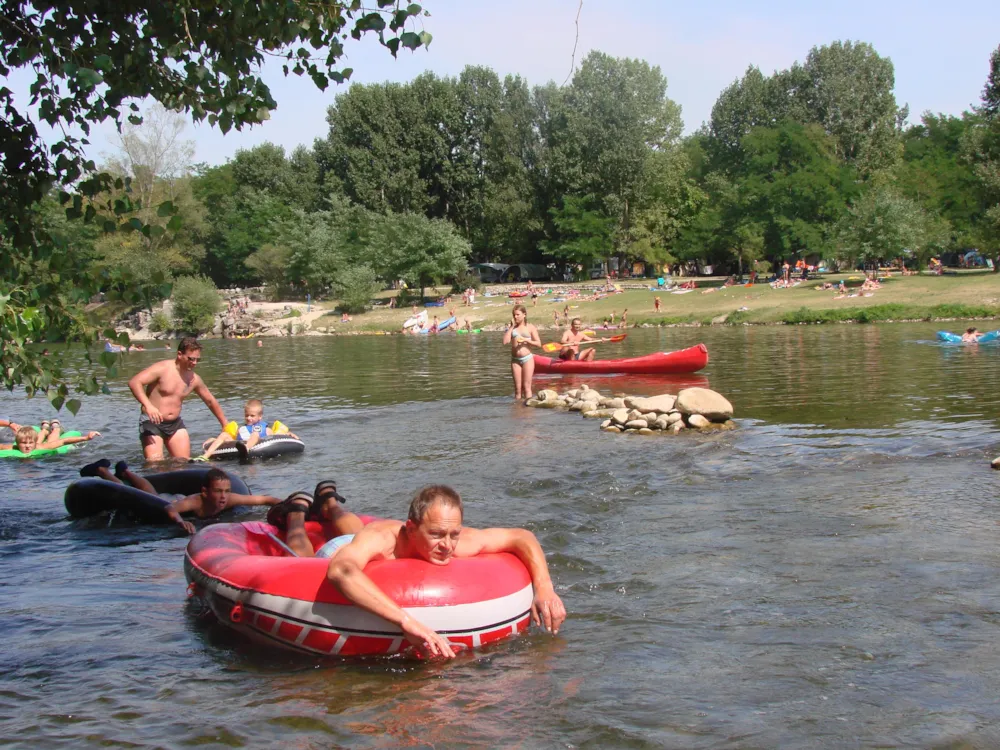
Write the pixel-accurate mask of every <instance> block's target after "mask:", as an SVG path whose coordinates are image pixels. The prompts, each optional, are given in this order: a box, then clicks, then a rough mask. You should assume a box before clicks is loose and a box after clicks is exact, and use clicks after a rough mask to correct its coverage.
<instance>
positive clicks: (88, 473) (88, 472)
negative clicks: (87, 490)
mask: <svg viewBox="0 0 1000 750" xmlns="http://www.w3.org/2000/svg"><path fill="white" fill-rule="evenodd" d="M110 468H111V462H110V461H109V460H108V459H106V458H102V459H101V460H100V461H94V463H92V464H87V465H86V466H84V467H83V468H82V469H80V476H81V477H99V476H101V474H100V472H99V471H98V469H110Z"/></svg>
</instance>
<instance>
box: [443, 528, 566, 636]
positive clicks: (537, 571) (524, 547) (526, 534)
mask: <svg viewBox="0 0 1000 750" xmlns="http://www.w3.org/2000/svg"><path fill="white" fill-rule="evenodd" d="M491 552H494V553H495V552H510V553H511V554H513V555H516V556H517V558H518V559H519V560H520V561H521V562H522V563H524V567H526V568H527V569H528V573H529V575H530V576H531V584H532V586H533V587H534V589H535V599H534V601H533V602H532V604H531V617H532V620H533V621H534V623H535V624H536V625H541V626H542V627H544V628H545V629H546V630H548V631H549V632H550V633H552V634H553V635H555V634H556V633H558V632H559V628H560V626H561V625H562V624H563V621H564V620H565V619H566V607H565V606H564V605H563V603H562V599H560V598H559V595H558V594H557V593H556V591H555V587H554V586H553V585H552V577H551V576H550V575H549V565H548V563H547V562H546V561H545V552H543V551H542V545H541V544H539V543H538V539H536V538H535V535H534V534H532V533H531V532H530V531H528V530H527V529H470V528H465V529H463V530H462V537H461V539H460V540H459V543H458V548H457V549H456V550H455V556H456V557H473V556H475V555H479V554H487V553H491Z"/></svg>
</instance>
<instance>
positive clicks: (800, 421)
mask: <svg viewBox="0 0 1000 750" xmlns="http://www.w3.org/2000/svg"><path fill="white" fill-rule="evenodd" d="M955 325H956V326H957V325H958V324H955ZM933 333H934V327H933V326H931V325H889V326H847V325H844V326H809V327H804V326H797V327H774V328H733V329H728V328H727V329H697V328H689V329H685V328H680V329H662V330H655V329H650V330H635V331H630V332H629V338H628V340H627V341H626V342H624V344H622V345H619V347H618V349H616V350H614V351H615V353H616V354H619V353H620V354H622V355H624V354H633V355H635V354H641V353H647V352H650V351H654V350H657V349H675V348H681V347H684V346H687V345H690V344H693V343H696V342H699V341H703V342H704V343H706V345H707V346H708V348H709V352H710V354H711V362H710V363H709V366H708V368H706V370H704V371H703V373H701V374H700V375H699V376H696V377H693V378H686V379H683V378H682V379H675V380H671V379H661V380H657V379H656V378H651V377H638V378H627V377H608V378H592V379H589V380H586V381H584V380H581V379H578V380H575V381H572V380H558V379H552V378H538V379H537V382H536V386H538V385H547V384H556V385H557V386H559V387H563V386H565V385H566V384H568V383H578V382H589V383H590V384H591V385H592V386H594V387H597V388H599V389H602V390H603V391H606V392H611V391H624V392H629V393H636V392H642V393H657V392H661V391H669V390H676V388H677V387H681V386H683V385H685V384H697V385H709V386H710V387H712V388H715V389H717V390H719V391H721V392H722V393H724V394H725V395H726V396H728V397H729V398H730V400H731V401H732V402H733V404H734V405H735V407H736V410H737V421H738V423H739V429H738V430H735V431H732V432H724V433H716V434H712V435H704V436H702V435H696V434H681V435H679V436H669V437H666V436H665V437H640V436H624V435H611V434H606V433H602V432H600V431H599V430H598V426H597V423H596V422H595V421H592V420H584V419H582V418H580V417H579V416H578V415H570V414H566V413H556V412H552V411H546V410H534V409H528V408H525V407H523V406H519V405H516V404H515V403H514V402H513V400H512V399H511V398H510V393H511V386H510V378H509V372H508V364H507V352H506V350H505V348H504V347H503V346H501V345H500V342H499V336H498V335H497V334H492V335H489V334H483V335H479V336H450V337H449V336H440V337H436V338H434V337H432V338H430V339H429V340H426V339H413V338H403V337H398V336H395V337H350V338H320V337H316V338H312V337H309V338H305V337H303V338H295V339H289V340H267V341H266V343H265V346H264V347H263V348H262V349H257V348H255V347H254V346H252V343H253V342H244V341H210V342H206V345H205V352H204V358H203V360H202V363H201V364H200V365H199V372H200V373H201V374H202V376H203V377H204V378H205V380H206V382H207V383H208V384H209V386H210V388H211V389H212V390H213V391H214V392H215V394H216V395H217V396H218V397H219V398H220V400H221V401H222V403H223V405H224V407H225V409H226V413H227V416H229V417H230V418H235V419H237V420H239V418H240V416H241V406H242V402H243V401H244V400H245V399H246V398H249V397H260V398H262V399H263V400H264V402H265V415H266V416H267V417H268V418H269V419H271V420H273V419H275V418H278V419H281V420H282V421H283V422H285V423H286V424H288V425H289V426H291V428H292V429H293V430H294V431H295V432H296V433H298V434H299V436H300V437H302V438H303V439H304V440H306V442H307V444H308V446H309V447H308V449H307V452H306V453H305V454H304V455H302V456H301V457H295V458H291V459H287V460H277V461H272V462H268V463H264V464H256V465H252V466H250V467H238V468H237V471H238V472H239V473H240V474H241V475H242V476H244V478H245V479H246V480H247V482H248V483H249V484H250V486H251V487H252V488H253V489H254V490H255V491H259V492H270V493H273V494H278V495H285V494H287V493H288V492H290V491H291V490H294V489H298V488H311V487H312V485H313V484H314V483H315V482H316V481H317V480H319V479H321V478H325V477H332V478H335V479H336V480H337V482H338V485H339V488H340V490H341V492H342V493H343V494H344V495H345V496H347V497H348V498H349V501H350V502H349V507H351V508H353V509H354V510H357V511H363V512H368V513H372V514H374V515H382V516H388V517H401V516H402V514H403V513H404V512H405V508H406V505H407V503H408V501H409V497H410V496H411V495H412V493H413V491H414V490H415V489H417V488H419V487H420V486H422V485H424V484H427V483H431V482H446V483H450V484H452V485H454V486H455V487H456V488H457V489H459V491H460V492H461V493H462V495H463V497H464V499H465V501H466V523H468V524H469V525H473V526H495V525H508V526H526V527H528V528H530V529H532V530H533V531H534V532H535V533H536V534H537V536H538V537H539V539H540V541H541V543H542V545H543V547H544V548H545V551H546V553H547V557H548V561H549V566H550V569H551V571H552V575H553V579H554V581H555V583H556V585H557V590H558V592H559V593H560V595H561V596H562V598H563V600H564V602H565V604H566V607H567V609H568V610H569V619H568V620H567V622H566V625H565V626H564V629H563V630H562V632H561V633H560V634H559V636H558V637H555V638H553V637H550V636H547V635H544V634H541V633H538V632H535V631H532V633H531V634H529V635H527V636H525V637H522V638H519V639H516V640H512V641H508V642H506V643H502V644H499V645H496V646H494V647H492V648H488V649H483V650H479V651H475V652H472V653H467V654H464V655H461V656H459V658H458V659H456V660H455V661H454V662H449V663H419V662H413V661H406V660H403V659H390V660H382V661H365V662H340V663H337V662H321V661H318V660H311V659H308V658H304V657H300V656H295V655H289V654H283V653H274V652H268V651H266V650H261V649H259V648H258V647H255V646H252V645H249V644H248V643H246V642H244V641H242V640H240V639H239V638H236V637H234V636H233V635H231V634H230V633H229V632H228V631H227V630H226V629H225V628H222V627H221V626H219V625H217V624H213V622H212V621H211V620H210V619H206V618H205V617H204V616H203V614H202V613H201V612H200V611H199V609H198V608H197V607H196V606H195V605H194V604H192V603H190V602H188V601H187V600H186V596H185V580H184V576H183V572H182V556H183V550H184V545H185V539H184V538H183V537H182V536H179V535H178V534H176V533H175V532H174V531H172V530H168V529H164V528H140V527H134V526H112V527H107V526H106V524H104V523H93V522H90V523H87V522H81V521H70V520H69V519H68V518H67V517H66V513H65V511H64V508H63V505H62V493H63V489H64V488H65V486H66V485H67V484H68V483H69V482H70V481H72V480H73V478H74V476H75V472H76V469H77V468H78V466H79V465H80V464H81V463H83V462H84V461H89V460H94V459H95V458H97V457H99V456H102V455H106V456H108V457H110V458H112V460H115V459H118V458H126V459H128V460H129V461H130V462H132V463H133V464H136V465H141V451H140V448H139V443H138V440H137V438H136V420H137V407H136V405H135V403H134V402H133V401H132V400H131V398H130V396H129V395H128V392H127V388H126V387H125V380H126V379H127V377H128V376H129V375H130V374H132V373H133V372H135V371H136V370H138V369H139V368H141V367H144V366H146V365H148V364H150V363H151V362H153V361H155V360H156V359H157V358H158V357H161V356H163V355H164V354H167V353H166V352H163V351H160V352H156V351H152V352H146V353H136V354H131V355H129V356H128V357H127V358H126V360H125V364H124V365H123V367H122V372H121V376H120V378H118V379H117V380H116V382H115V384H114V386H115V387H114V394H113V395H111V396H102V397H94V398H87V399H85V400H84V408H83V410H82V411H81V413H80V415H79V416H78V417H76V418H71V417H69V415H66V416H65V418H64V420H65V421H66V422H68V423H69V425H70V426H72V427H79V428H81V429H98V430H100V431H102V432H103V433H104V437H102V438H101V439H100V440H98V441H96V442H94V443H91V444H88V445H86V446H84V447H83V448H82V449H81V450H79V451H78V452H76V453H74V454H70V455H67V456H63V457H56V458H52V459H47V460H40V461H33V462H18V461H3V462H0V486H2V487H3V488H4V491H3V500H2V505H3V513H2V514H0V562H2V565H3V571H4V575H3V578H2V580H0V622H2V623H3V648H2V650H0V738H2V740H0V742H2V743H3V744H7V745H10V746H23V747H38V746H43V747H59V746H66V747H90V746H94V747H96V746H152V747H190V746H201V747H267V746H277V745H279V744H281V745H286V746H290V747H296V748H313V747H315V748H325V747H352V748H353V747H374V748H389V747H400V746H407V747H500V746H518V747H525V748H536V747H581V748H582V747H626V748H646V747H671V748H720V747H721V748H728V747H733V748H737V747H739V748H746V747H751V748H770V747H876V746H877V747H904V746H905V747H929V746H934V747H955V748H966V747H995V746H997V745H1000V704H998V702H997V700H996V694H997V692H998V690H1000V650H998V649H997V648H996V645H995V644H996V642H997V638H998V636H1000V549H998V545H997V538H998V536H1000V526H998V522H1000V507H998V505H997V501H996V491H995V487H996V484H997V482H998V481H1000V476H998V475H997V474H996V473H993V472H992V471H991V470H990V468H989V463H988V462H989V459H991V458H992V457H993V456H994V455H995V452H997V451H998V450H1000V430H998V427H1000V424H998V420H997V416H998V413H1000V408H998V407H1000V396H998V394H1000V388H998V378H1000V376H998V372H1000V367H998V365H1000V346H982V347H979V348H966V347H954V346H951V347H947V346H939V345H937V344H934V343H933V342H932V339H933ZM610 346H611V345H608V351H610ZM602 353H603V352H602ZM0 413H6V414H9V416H10V417H11V418H14V419H16V420H18V421H25V422H31V421H36V422H37V421H38V419H40V418H41V417H43V416H51V414H52V411H51V408H50V407H49V406H48V404H47V403H45V402H44V401H41V400H37V399H36V400H33V401H26V400H24V399H23V398H22V397H20V396H19V395H16V394H15V395H10V394H4V395H3V396H2V397H0ZM184 416H185V420H186V421H187V423H188V425H189V427H190V428H191V429H192V432H193V434H194V435H195V436H196V437H198V438H204V437H208V436H209V435H214V433H215V431H216V430H217V425H216V424H215V422H214V420H213V419H212V417H211V416H210V414H209V413H208V411H207V410H206V409H205V408H204V407H203V406H202V405H201V404H200V403H198V402H197V401H195V402H190V403H188V405H187V407H186V408H185V415H184ZM250 517H255V514H254V513H244V514H243V515H242V516H238V519H239V518H250Z"/></svg>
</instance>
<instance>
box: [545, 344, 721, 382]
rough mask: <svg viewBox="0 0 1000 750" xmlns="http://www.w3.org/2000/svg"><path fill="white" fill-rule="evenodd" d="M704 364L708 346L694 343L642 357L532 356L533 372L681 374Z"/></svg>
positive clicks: (694, 370) (706, 358) (700, 367)
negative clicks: (573, 357)
mask: <svg viewBox="0 0 1000 750" xmlns="http://www.w3.org/2000/svg"><path fill="white" fill-rule="evenodd" d="M707 364H708V349H706V348H705V345H704V344H696V345H695V346H692V347H689V348H687V349H680V350H678V351H676V352H656V353H654V354H646V355H644V356H642V357H627V358H624V359H594V360H590V361H589V362H585V361H579V360H572V359H558V358H556V359H553V358H552V357H545V356H542V355H540V354H536V355H535V372H536V373H556V374H558V373H616V372H620V373H639V374H647V375H650V374H661V373H684V372H697V371H698V370H700V369H702V368H703V367H704V366H705V365H707Z"/></svg>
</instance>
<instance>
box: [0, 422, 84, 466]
mask: <svg viewBox="0 0 1000 750" xmlns="http://www.w3.org/2000/svg"><path fill="white" fill-rule="evenodd" d="M7 425H8V426H9V427H10V428H11V429H14V428H15V427H16V430H15V432H14V442H13V443H0V451H20V453H21V454H22V455H23V456H24V457H28V456H30V455H31V453H32V452H33V451H36V450H44V451H51V450H55V449H56V448H62V447H63V446H64V445H72V444H73V443H85V442H87V441H88V440H93V439H94V438H97V437H100V436H101V433H99V432H88V433H87V434H86V435H70V436H67V437H62V425H60V424H59V420H58V419H53V420H52V422H51V424H50V423H49V421H48V420H43V421H42V425H41V430H40V431H38V432H35V428H34V427H32V426H30V425H25V426H24V427H21V426H20V425H15V424H13V423H11V422H8V423H7Z"/></svg>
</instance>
